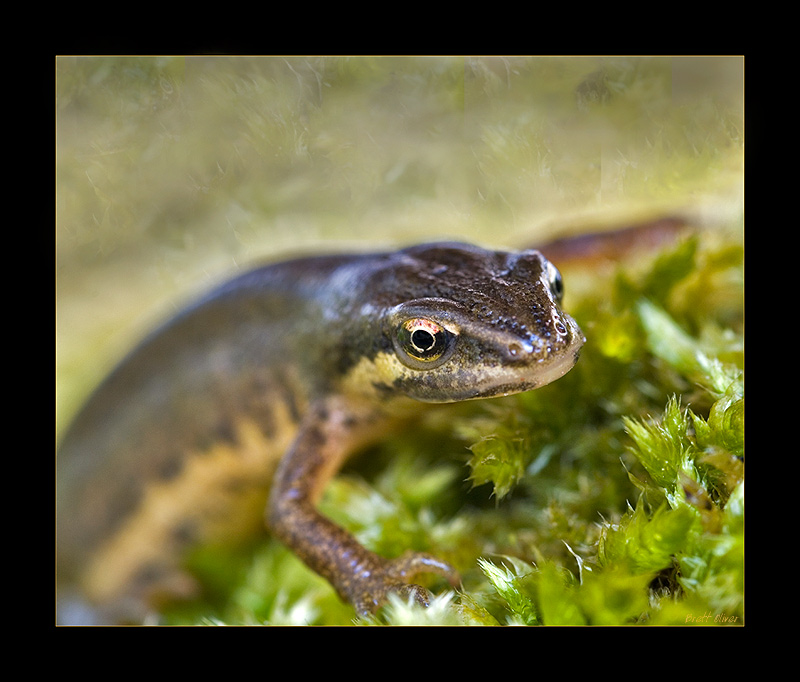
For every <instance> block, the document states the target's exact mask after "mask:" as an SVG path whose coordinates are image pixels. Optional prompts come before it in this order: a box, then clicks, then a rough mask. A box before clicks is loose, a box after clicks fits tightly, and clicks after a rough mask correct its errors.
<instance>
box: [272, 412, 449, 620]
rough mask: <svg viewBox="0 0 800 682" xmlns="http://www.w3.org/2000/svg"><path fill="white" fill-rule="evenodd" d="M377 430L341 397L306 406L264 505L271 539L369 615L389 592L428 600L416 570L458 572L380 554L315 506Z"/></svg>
mask: <svg viewBox="0 0 800 682" xmlns="http://www.w3.org/2000/svg"><path fill="white" fill-rule="evenodd" d="M375 430H376V425H375V419H374V414H372V413H371V411H369V410H366V409H365V410H356V409H354V407H353V405H352V404H348V402H347V401H346V400H345V399H341V398H337V397H333V398H329V399H327V400H323V401H320V402H319V403H318V404H316V405H314V406H312V408H311V410H310V411H309V413H308V414H307V415H306V417H305V419H304V420H303V423H302V424H301V428H300V432H299V433H298V436H297V438H296V439H295V441H294V443H293V445H292V447H291V448H290V450H289V452H287V454H286V455H285V456H284V458H283V460H282V461H281V464H280V467H279V469H278V472H277V474H276V476H275V481H274V483H273V488H272V493H271V497H270V503H269V509H268V523H269V526H270V528H271V530H272V531H273V533H274V534H275V535H276V537H278V538H279V539H280V540H281V541H283V542H284V543H285V544H286V545H287V546H288V547H289V548H291V549H292V551H293V552H294V553H295V554H296V555H297V556H299V557H300V558H301V559H302V560H303V561H304V562H305V563H306V564H307V565H308V566H309V567H310V568H311V569H313V570H314V571H315V572H317V573H319V574H320V575H322V576H323V577H324V578H326V579H327V580H328V581H329V582H330V583H331V584H332V585H333V587H334V588H335V589H336V591H337V592H338V593H339V595H340V596H341V597H342V598H343V599H344V600H346V601H348V602H350V603H351V604H352V605H353V606H354V607H355V609H356V611H357V612H358V613H359V614H362V615H366V614H368V613H372V612H374V611H375V610H376V609H377V608H378V607H379V606H380V605H381V603H382V602H383V601H384V600H385V599H386V596H387V595H388V593H389V592H397V593H399V594H403V595H411V596H413V597H414V598H415V599H416V600H417V601H418V602H420V603H421V604H425V605H427V603H428V599H429V597H428V593H427V591H426V590H425V589H424V588H422V587H420V586H419V585H415V584H413V583H412V582H411V581H412V580H413V578H414V576H416V575H418V574H421V573H435V574H438V575H442V576H444V577H445V578H447V579H448V580H449V581H450V583H451V584H454V585H455V584H457V583H458V575H457V573H456V571H455V570H454V569H453V568H452V567H451V566H450V565H448V564H446V563H445V562H443V561H440V560H438V559H436V558H434V557H432V556H430V555H427V554H422V553H416V552H411V553H407V554H404V555H403V556H401V557H398V558H396V559H385V558H383V557H381V556H378V555H377V554H375V553H374V552H371V551H369V550H367V549H365V548H364V547H362V546H361V545H360V544H359V543H358V541H357V540H356V539H355V538H354V537H353V536H352V535H350V534H349V533H348V532H347V531H345V530H344V529H343V528H340V527H339V526H337V525H336V524H335V523H333V522H332V521H330V520H329V519H327V518H325V517H324V516H322V515H321V514H320V513H319V512H318V511H317V509H316V503H317V502H318V500H319V498H320V496H321V494H322V492H323V490H324V487H325V485H326V484H327V482H328V481H329V480H330V478H331V477H332V476H333V475H334V474H335V473H336V472H337V471H338V469H339V467H340V466H341V465H342V463H343V462H344V460H345V459H346V458H347V457H348V456H349V455H350V454H351V453H352V451H353V450H354V449H355V448H357V447H358V446H360V445H362V444H363V443H365V442H368V441H369V440H371V439H372V438H373V437H374V434H375Z"/></svg>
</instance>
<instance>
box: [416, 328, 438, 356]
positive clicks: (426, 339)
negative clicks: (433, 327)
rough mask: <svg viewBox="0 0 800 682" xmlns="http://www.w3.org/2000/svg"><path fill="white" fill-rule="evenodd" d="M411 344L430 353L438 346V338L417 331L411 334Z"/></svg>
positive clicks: (423, 331)
mask: <svg viewBox="0 0 800 682" xmlns="http://www.w3.org/2000/svg"><path fill="white" fill-rule="evenodd" d="M411 343H413V344H414V347H415V348H419V349H420V350H422V351H428V350H430V349H431V348H433V346H434V345H435V344H436V338H435V337H434V336H433V334H431V333H430V332H429V331H425V330H424V329H417V330H416V331H415V332H413V333H412V334H411Z"/></svg>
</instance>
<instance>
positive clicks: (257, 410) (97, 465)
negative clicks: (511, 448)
mask: <svg viewBox="0 0 800 682" xmlns="http://www.w3.org/2000/svg"><path fill="white" fill-rule="evenodd" d="M560 298H561V290H560V276H559V275H558V272H557V270H556V269H555V268H554V267H553V266H552V265H551V264H550V263H549V262H548V261H547V260H545V259H544V257H543V256H542V255H541V254H540V253H539V252H537V251H525V252H518V253H505V252H494V251H485V250H482V249H479V248H476V247H471V246H466V245H460V244H432V245H424V246H418V247H412V248H409V249H405V250H402V251H397V252H393V253H385V254H370V255H350V256H347V255H344V256H329V257H319V258H307V259H301V260H295V261H288V262H285V263H279V264H276V265H271V266H267V267H264V268H262V269H259V270H254V271H252V272H250V273H247V274H244V275H242V276H240V277H238V278H237V279H234V280H232V281H231V282H229V283H227V284H225V285H223V286H222V287H220V288H219V289H217V290H216V291H214V292H213V293H212V294H211V295H210V296H209V297H207V298H205V299H203V300H201V301H200V302H198V303H197V304H195V305H194V306H192V307H190V308H189V309H187V310H186V311H184V312H182V313H181V314H180V315H178V316H177V317H176V318H175V319H173V320H172V321H171V322H169V323H168V324H167V325H166V326H164V327H163V328H161V329H160V330H158V331H157V332H156V333H154V334H153V335H152V336H150V337H149V338H148V339H147V340H145V342H144V343H143V344H142V345H141V346H139V348H138V349H137V350H135V351H134V352H133V353H132V354H131V355H130V356H129V357H128V358H127V359H126V360H125V361H124V362H123V363H122V364H121V365H120V366H119V367H118V369H117V370H116V371H115V372H114V373H113V374H112V375H111V376H110V377H109V378H108V379H107V380H106V382H105V383H104V384H103V385H101V387H100V388H99V389H98V391H97V392H96V393H95V395H94V396H93V397H92V399H91V400H90V401H89V403H88V404H87V406H86V407H85V408H84V410H83V411H82V412H81V413H80V414H79V416H78V418H77V419H76V420H75V422H74V423H73V425H72V426H71V428H70V430H69V431H68V433H67V434H66V436H65V438H64V439H63V441H62V443H61V446H60V448H59V452H58V468H57V476H58V480H57V483H58V491H57V492H58V497H57V516H58V526H57V531H58V535H57V545H58V572H59V582H60V583H63V584H65V585H66V584H72V585H77V586H78V589H79V590H80V592H81V593H82V594H83V595H84V596H85V598H87V599H88V600H89V601H90V602H92V603H94V604H96V605H98V607H99V608H100V609H102V610H101V611H100V612H101V613H103V612H105V613H108V614H114V617H118V615H119V614H123V615H124V616H125V617H128V618H134V619H135V618H141V617H142V615H143V614H144V613H145V612H146V609H147V608H149V607H150V606H152V604H153V603H157V600H158V598H159V597H162V596H174V595H181V594H188V593H189V592H190V591H191V587H192V584H191V582H190V580H189V579H188V578H187V577H186V576H185V575H183V573H182V572H181V570H180V566H181V557H182V555H183V554H184V552H185V551H186V550H187V549H188V548H190V547H193V546H195V545H197V543H203V542H211V541H213V540H214V539H215V538H219V537H226V536H228V535H231V534H234V533H246V532H250V531H253V530H256V529H258V528H259V527H260V526H262V525H263V523H264V521H265V520H266V523H267V525H268V527H269V528H270V530H271V531H272V532H273V533H274V534H275V535H276V536H277V537H279V538H280V539H281V540H282V541H283V542H285V543H286V544H287V545H288V546H289V547H290V548H291V549H292V550H293V551H294V552H295V553H296V554H297V555H298V556H300V557H301V558H302V559H303V560H304V561H305V562H306V563H307V564H308V565H309V566H311V568H313V569H314V570H315V571H317V572H318V573H320V574H321V575H323V576H324V577H325V578H327V579H328V580H329V581H330V582H331V584H332V585H333V586H334V587H335V588H336V589H337V591H338V592H339V594H340V595H341V596H342V597H343V598H344V599H346V600H348V601H350V602H351V603H352V604H353V605H354V606H355V608H356V609H357V610H358V611H359V612H361V613H366V612H369V611H372V610H374V609H375V607H376V606H377V605H378V604H379V603H380V602H381V601H382V600H383V599H384V598H385V596H386V594H387V592H388V591H392V590H397V591H400V592H407V593H410V594H413V595H414V596H416V597H417V598H418V599H419V600H420V601H423V602H424V601H425V599H426V593H425V592H424V590H422V588H419V587H417V586H414V585H413V584H411V582H410V581H411V579H412V578H413V576H414V575H415V574H417V573H424V572H434V573H438V574H441V575H444V576H446V577H448V578H450V579H454V577H455V573H454V571H453V570H452V569H451V568H450V567H449V566H448V565H447V564H444V563H443V562H441V561H438V560H437V559H435V558H433V557H429V556H427V555H420V554H410V555H406V556H404V557H400V558H399V559H394V560H387V559H383V558H381V557H379V556H377V555H375V554H373V553H371V552H369V551H367V550H366V549H364V548H363V547H361V546H360V545H359V544H358V543H357V542H356V541H355V540H354V539H353V538H352V537H351V536H350V535H349V534H348V533H346V532H345V531H344V530H342V529H341V528H339V527H337V526H335V525H334V524H333V523H331V522H330V521H328V520H327V519H325V518H324V517H322V516H321V515H320V514H319V513H318V512H317V511H316V509H315V503H316V502H317V500H318V499H319V496H320V494H321V493H322V490H323V489H324V486H325V484H326V483H327V481H328V480H329V479H330V477H331V476H332V475H334V474H335V473H336V471H337V470H338V468H339V467H340V466H341V464H342V463H343V461H344V460H345V459H346V458H347V457H348V456H349V455H350V454H351V453H353V452H354V451H355V450H357V449H358V448H360V447H362V446H364V445H365V444H367V443H369V442H370V441H373V440H375V439H377V438H380V437H382V436H383V435H385V434H386V433H387V432H388V431H389V430H390V429H391V428H392V427H393V426H395V425H396V424H397V423H398V421H399V420H402V419H404V418H406V417H408V416H409V415H411V414H413V413H414V412H415V411H418V410H420V409H426V405H427V404H428V403H432V402H452V401H459V400H467V399H472V398H482V397H491V396H496V395H503V394H508V393H515V392H519V391H524V390H529V389H532V388H536V387H538V386H541V385H544V384H546V383H549V382H550V381H553V380H555V379H557V378H558V377H560V376H562V375H563V374H564V373H566V372H567V371H569V369H571V368H572V366H573V365H574V364H575V362H576V360H577V357H578V353H579V351H580V348H581V345H582V344H583V335H582V334H581V332H580V330H579V329H578V327H577V325H576V324H575V323H574V321H573V320H572V319H571V318H570V317H569V316H567V315H566V314H565V313H563V312H562V311H561V310H560V307H559V305H560ZM108 617H111V615H109V616H108Z"/></svg>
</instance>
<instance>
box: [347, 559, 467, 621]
mask: <svg viewBox="0 0 800 682" xmlns="http://www.w3.org/2000/svg"><path fill="white" fill-rule="evenodd" d="M373 556H374V557H375V558H376V559H378V563H376V564H373V565H371V566H362V569H361V570H360V571H358V573H357V574H356V575H355V576H354V579H353V582H352V583H349V584H347V585H345V586H344V588H343V591H344V592H346V594H345V595H344V596H345V597H346V598H347V599H348V600H349V601H350V603H351V604H353V606H354V607H355V609H356V611H357V612H358V613H359V615H362V616H364V615H369V614H371V613H374V612H375V611H377V610H378V608H379V607H380V606H382V605H383V604H384V602H385V601H386V599H387V597H388V595H389V594H390V593H395V594H398V595H400V596H402V597H409V596H410V597H412V598H413V599H414V600H415V601H416V602H418V603H419V604H421V605H422V606H428V605H429V604H430V594H429V593H428V591H427V590H426V589H425V588H424V587H422V586H420V585H416V584H414V583H413V582H411V581H412V580H413V578H414V577H416V576H417V575H420V574H422V573H433V574H436V575H440V576H442V577H444V578H446V579H447V580H448V582H449V583H450V584H451V585H452V586H454V587H455V586H456V585H458V583H459V582H460V578H459V576H458V572H457V571H456V570H455V569H454V568H453V567H452V566H451V565H450V564H448V563H445V562H444V561H441V560H439V559H437V558H436V557H433V556H431V555H430V554H423V553H419V552H408V553H406V554H404V555H402V556H400V557H397V558H396V559H383V558H381V557H377V556H375V555H373Z"/></svg>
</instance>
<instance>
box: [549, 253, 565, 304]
mask: <svg viewBox="0 0 800 682" xmlns="http://www.w3.org/2000/svg"><path fill="white" fill-rule="evenodd" d="M545 276H546V277H547V286H549V287H550V293H552V294H553V298H554V299H555V301H556V303H561V299H562V298H564V280H563V279H561V273H560V272H559V271H558V268H557V267H556V266H555V265H553V264H552V263H547V266H546V267H545Z"/></svg>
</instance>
